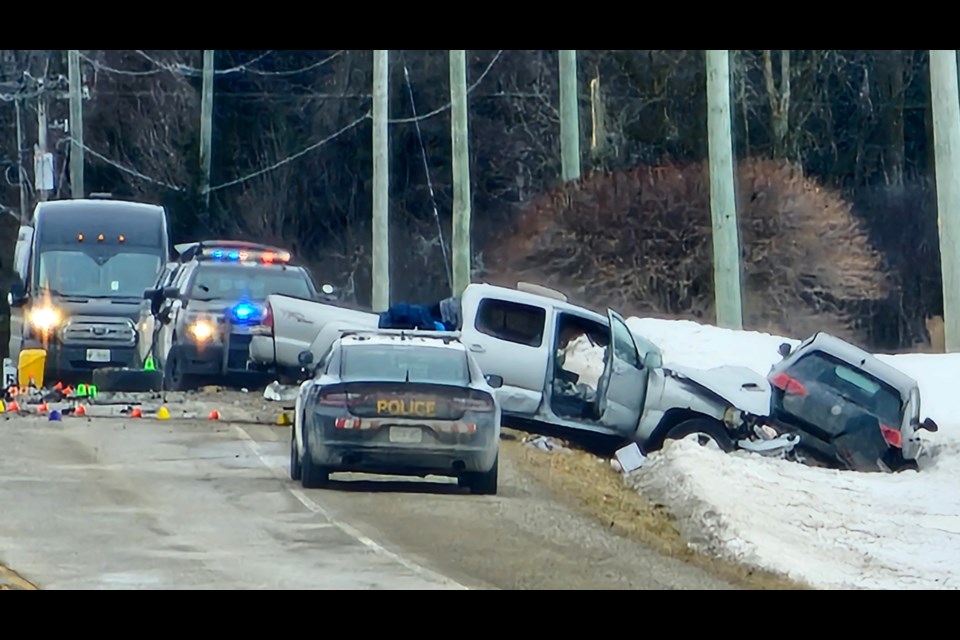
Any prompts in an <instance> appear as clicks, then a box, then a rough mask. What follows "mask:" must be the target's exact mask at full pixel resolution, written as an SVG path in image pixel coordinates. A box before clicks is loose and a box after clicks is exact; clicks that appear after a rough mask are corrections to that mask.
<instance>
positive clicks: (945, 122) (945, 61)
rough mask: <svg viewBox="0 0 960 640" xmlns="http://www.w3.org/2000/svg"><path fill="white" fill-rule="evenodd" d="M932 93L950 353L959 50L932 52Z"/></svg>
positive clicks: (956, 346) (958, 202)
mask: <svg viewBox="0 0 960 640" xmlns="http://www.w3.org/2000/svg"><path fill="white" fill-rule="evenodd" d="M930 94H931V96H930V97H931V106H932V109H931V110H932V115H933V146H934V156H935V158H936V175H937V215H938V218H939V222H940V224H939V228H940V261H941V263H940V264H941V271H942V272H943V325H944V327H943V330H944V342H945V346H946V351H947V353H957V352H960V264H958V261H960V185H958V184H957V176H958V175H960V174H958V172H960V90H958V87H957V52H956V51H954V50H931V51H930Z"/></svg>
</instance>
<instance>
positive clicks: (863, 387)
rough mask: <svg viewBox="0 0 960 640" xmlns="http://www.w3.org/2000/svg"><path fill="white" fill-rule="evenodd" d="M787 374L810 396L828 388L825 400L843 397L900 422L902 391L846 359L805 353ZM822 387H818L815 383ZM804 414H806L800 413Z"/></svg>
mask: <svg viewBox="0 0 960 640" xmlns="http://www.w3.org/2000/svg"><path fill="white" fill-rule="evenodd" d="M787 374H789V375H790V377H792V378H793V379H795V380H797V381H798V382H799V383H800V384H802V385H803V386H804V387H806V388H807V389H808V398H811V399H815V398H818V397H819V396H820V394H821V392H822V391H824V390H828V392H829V393H830V395H829V396H825V397H824V398H823V401H824V402H833V400H831V399H830V396H832V397H833V398H837V397H839V398H842V399H843V400H846V401H848V402H851V403H852V404H854V405H856V406H858V407H860V408H861V409H864V410H866V411H867V412H869V413H871V414H873V415H875V416H876V417H877V418H879V419H880V421H881V422H883V423H884V424H886V425H889V426H891V427H899V426H900V414H901V411H902V402H901V399H900V394H899V393H898V392H897V390H896V389H894V388H893V387H892V386H890V385H889V384H887V383H885V382H883V381H882V380H879V379H877V378H875V377H874V376H871V375H870V374H868V373H866V372H864V371H862V370H860V369H858V368H856V367H854V366H852V365H850V364H848V363H846V362H843V361H842V360H839V359H837V358H834V357H832V356H829V355H827V354H825V353H822V352H819V351H816V352H814V353H811V354H810V355H808V356H804V357H803V358H801V359H800V360H798V361H797V363H796V364H794V365H793V366H792V367H790V368H789V369H788V370H787ZM818 386H819V387H820V389H819V390H817V391H814V389H813V387H818ZM799 417H803V416H799Z"/></svg>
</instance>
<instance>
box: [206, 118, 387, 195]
mask: <svg viewBox="0 0 960 640" xmlns="http://www.w3.org/2000/svg"><path fill="white" fill-rule="evenodd" d="M371 117H372V113H371V112H370V111H368V112H367V113H365V114H364V115H363V116H361V117H359V118H357V119H356V120H354V121H353V122H351V123H350V124H348V125H347V126H345V127H343V128H342V129H340V130H339V131H337V132H336V133H333V134H331V135H329V136H327V137H326V138H324V139H323V140H320V141H319V142H315V143H314V144H312V145H310V146H309V147H307V148H306V149H303V150H301V151H298V152H297V153H295V154H293V155H292V156H288V157H286V158H284V159H283V160H280V161H278V162H275V163H274V164H272V165H270V166H269V167H264V168H263V169H260V170H258V171H254V172H253V173H251V174H249V175H246V176H244V177H242V178H237V179H236V180H231V181H229V182H224V183H223V184H219V185H217V186H215V187H211V188H210V189H208V190H207V192H213V191H219V190H221V189H226V188H227V187H232V186H234V185H238V184H240V183H242V182H247V181H248V180H253V179H254V178H257V177H259V176H262V175H263V174H265V173H269V172H271V171H274V170H276V169H279V168H280V167H282V166H284V165H286V164H289V163H291V162H293V161H294V160H298V159H300V158H302V157H303V156H305V155H307V154H308V153H310V152H311V151H315V150H317V149H319V148H320V147H322V146H323V145H325V144H327V143H328V142H332V141H333V140H335V139H337V138H339V137H340V136H342V135H343V134H345V133H346V132H347V131H350V130H351V129H353V128H355V127H357V126H359V125H360V124H361V123H363V122H365V121H366V120H369V119H370V118H371Z"/></svg>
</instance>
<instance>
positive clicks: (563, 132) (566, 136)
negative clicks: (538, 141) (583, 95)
mask: <svg viewBox="0 0 960 640" xmlns="http://www.w3.org/2000/svg"><path fill="white" fill-rule="evenodd" d="M560 155H561V158H562V159H563V180H564V182H569V181H571V180H579V179H580V100H579V94H578V88H577V50H576V49H561V50H560Z"/></svg>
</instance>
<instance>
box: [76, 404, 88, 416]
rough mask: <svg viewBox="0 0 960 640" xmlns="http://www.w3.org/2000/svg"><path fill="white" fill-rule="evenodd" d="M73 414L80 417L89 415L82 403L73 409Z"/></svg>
mask: <svg viewBox="0 0 960 640" xmlns="http://www.w3.org/2000/svg"><path fill="white" fill-rule="evenodd" d="M73 415H75V416H78V417H82V416H85V415H87V410H86V409H85V408H84V407H83V405H82V404H78V405H77V408H76V409H74V411H73Z"/></svg>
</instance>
